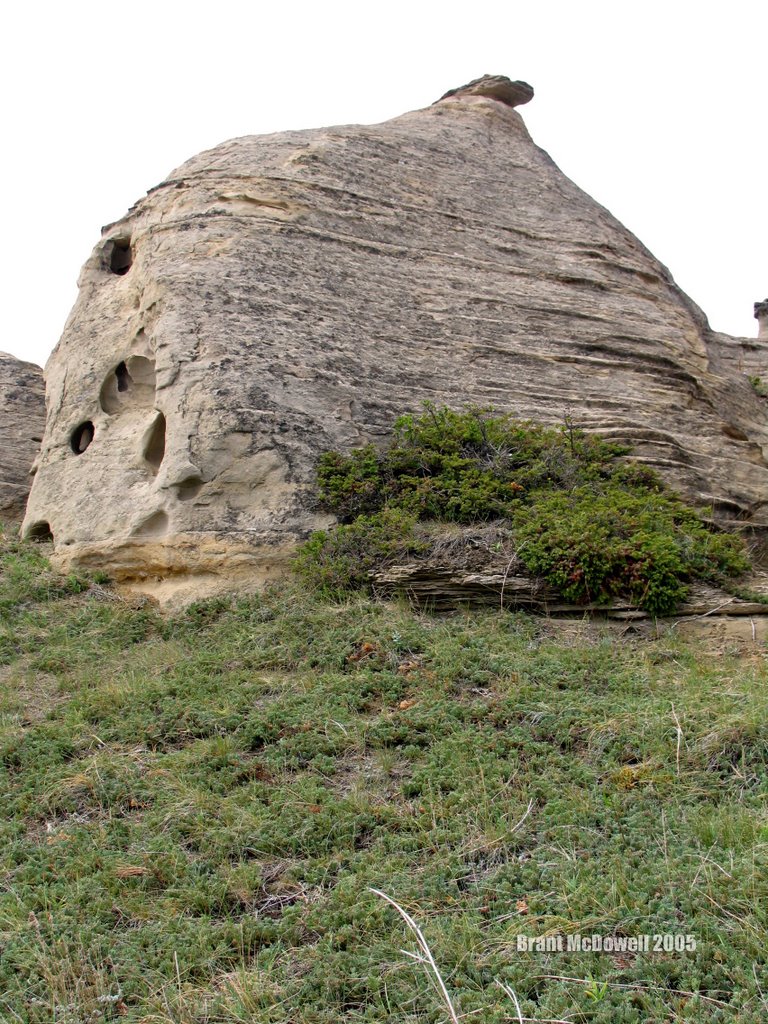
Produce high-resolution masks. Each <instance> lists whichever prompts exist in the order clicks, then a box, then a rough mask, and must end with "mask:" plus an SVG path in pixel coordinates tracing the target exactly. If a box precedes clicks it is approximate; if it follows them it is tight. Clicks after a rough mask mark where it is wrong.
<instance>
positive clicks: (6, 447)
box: [0, 352, 45, 523]
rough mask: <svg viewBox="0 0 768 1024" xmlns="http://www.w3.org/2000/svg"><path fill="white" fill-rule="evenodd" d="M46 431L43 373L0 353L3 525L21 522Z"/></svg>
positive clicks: (0, 501)
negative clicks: (35, 464)
mask: <svg viewBox="0 0 768 1024" xmlns="http://www.w3.org/2000/svg"><path fill="white" fill-rule="evenodd" d="M44 429H45V385H44V383H43V371H42V370H41V369H40V367H39V366H35V364H34V363H25V362H22V361H21V360H20V359H16V358H15V356H12V355H9V354H8V353H7V352H0V442H1V443H0V522H6V523H15V522H19V521H20V520H21V519H22V517H23V515H24V507H25V505H26V503H27V495H28V494H29V489H30V487H31V485H32V476H31V471H32V464H33V461H34V459H35V456H36V455H37V453H38V450H39V448H40V442H41V440H42V438H43V430H44Z"/></svg>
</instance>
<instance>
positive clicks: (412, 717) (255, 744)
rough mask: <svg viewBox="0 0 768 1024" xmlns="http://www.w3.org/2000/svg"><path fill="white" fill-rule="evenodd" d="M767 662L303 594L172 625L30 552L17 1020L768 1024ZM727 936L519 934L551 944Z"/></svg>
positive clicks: (24, 625)
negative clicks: (549, 947)
mask: <svg viewBox="0 0 768 1024" xmlns="http://www.w3.org/2000/svg"><path fill="white" fill-rule="evenodd" d="M767 682H768V674H767V673H766V664H765V652H764V650H763V649H762V648H760V647H759V646H755V647H754V648H752V650H751V651H750V652H749V655H748V656H739V655H738V652H736V651H729V650H728V649H721V650H718V651H717V652H715V653H714V654H713V653H712V652H705V651H702V650H701V649H697V648H696V647H694V646H691V645H690V644H687V643H685V642H683V641H682V640H679V639H676V638H675V636H674V634H667V635H666V636H664V637H661V638H659V639H641V638H637V639H634V640H632V639H630V638H629V637H628V636H625V637H623V638H617V637H615V636H613V635H611V634H609V633H607V632H605V631H604V629H603V628H602V627H596V626H593V627H589V628H587V627H586V626H585V627H583V628H578V629H577V628H576V627H572V629H571V631H570V632H561V630H560V629H559V628H558V627H557V626H556V624H555V623H550V622H547V621H546V620H544V619H534V618H530V617H527V616H524V615H521V614H510V613H506V612H505V613H501V612H493V611H492V612H483V613H480V614H469V613H461V614H456V615H454V616H452V617H450V618H441V619H437V618H430V617H428V616H424V615H420V614H416V613H414V612H413V611H412V610H411V609H410V608H408V607H407V606H405V605H395V604H384V603H376V602H372V601H370V600H369V599H368V598H366V597H365V596H364V595H353V596H352V597H351V598H350V599H349V600H347V601H346V602H342V603H336V604H331V603H328V602H325V601H323V600H321V599H320V598H318V597H316V596H313V595H312V594H308V593H307V592H306V588H304V587H301V588H300V587H298V586H297V587H296V588H295V589H292V588H291V587H287V586H285V585H282V586H281V587H280V588H275V589H272V590H267V591H265V592H264V593H262V594H259V595H255V596H252V597H248V598H242V599H233V600H231V601H229V600H217V601H211V602H208V603H206V604H202V605H196V606H192V607H191V608H189V609H188V610H187V611H186V612H184V613H183V614H179V615H176V616H174V617H171V618H168V617H164V616H161V615H160V614H159V613H158V612H157V610H156V609H155V608H154V607H153V606H152V605H151V604H150V603H145V604H142V603H141V602H137V601H134V603H128V602H127V601H125V600H123V599H122V598H120V596H119V595H117V594H115V593H113V592H112V591H111V589H110V588H109V587H108V586H105V585H104V584H103V583H102V584H99V583H95V582H94V581H93V580H90V579H87V578H85V577H79V576H78V577H68V578H61V577H58V576H56V574H55V573H53V572H52V571H51V570H50V568H49V567H48V565H47V563H46V561H45V558H44V551H43V550H41V549H40V548H38V547H35V546H31V545H27V544H22V543H19V542H18V541H16V540H15V539H14V538H13V537H12V536H10V535H8V534H6V535H4V536H2V538H0V807H2V814H0V880H1V881H2V884H0V1020H2V1021H3V1022H5V1021H9V1022H15V1024H16V1022H22V1024H52V1022H56V1024H65V1022H66V1024H86V1022H100V1021H126V1022H128V1024H214V1022H215V1024H223V1022H226V1024H230V1022H231V1024H246V1022H247V1024H339V1022H345V1024H347V1022H348V1024H352V1022H354V1024H362V1022H367V1024H368V1022H381V1024H384V1022H389V1024H391V1022H393V1021H395V1022H398V1024H401V1022H402V1024H416V1022H419V1024H421V1022H425V1024H426V1022H429V1024H438V1022H442V1021H446V1020H448V1019H449V1017H448V1010H447V1007H446V1004H445V1002H444V1000H443V999H442V997H441V994H440V993H439V992H438V991H437V990H436V988H435V986H434V985H433V984H432V983H431V982H430V980H429V978H428V977H427V973H426V972H425V970H424V968H423V965H421V964H419V963H417V962H415V961H413V960H412V959H409V958H408V957H406V956H405V955H403V953H401V952H400V951H401V950H402V949H405V950H408V951H410V952H414V953H415V952H418V950H419V947H418V945H417V943H416V941H415V939H414V937H413V935H412V934H411V932H410V930H409V928H408V927H407V926H406V924H405V923H404V920H403V919H402V918H401V916H400V915H399V913H398V912H397V911H396V910H395V909H394V908H393V906H391V905H390V904H388V903H387V902H386V901H385V900H384V899H383V898H382V897H380V896H379V895H377V894H376V893H374V892H373V891H372V890H374V889H376V890H379V891H380V892H382V893H385V894H387V895H388V896H389V897H390V898H391V899H393V900H395V901H396V902H397V904H398V905H399V906H400V907H402V908H404V909H405V910H406V912H407V913H408V914H409V915H411V916H412V918H413V919H414V920H415V921H416V922H417V923H418V925H419V927H420V928H421V929H422V932H423V935H424V938H425V939H426V941H427V943H428V945H429V948H430V950H431V953H432V955H433V956H434V959H435V962H436V964H437V966H438V968H439V970H440V973H441V976H442V978H443V979H444V983H445V986H446V990H447V992H448V994H449V997H450V999H451V1001H452V1005H453V1006H454V1008H455V1011H456V1013H457V1015H459V1017H460V1019H461V1020H462V1021H464V1020H467V1021H472V1020H477V1021H482V1022H483V1024H501V1022H507V1021H517V1020H519V1016H518V1011H517V1009H516V1007H515V1004H514V1002H513V999H512V997H511V995H510V994H509V993H513V994H514V997H515V999H517V1000H518V1002H519V1006H520V1016H522V1018H523V1019H525V1020H529V1021H538V1022H542V1024H543V1022H546V1021H569V1022H574V1024H584V1022H594V1024H614V1022H627V1024H644V1022H647V1021H677V1020H679V1021H686V1022H690V1024H699V1022H701V1024H703V1022H734V1021H738V1022H743V1024H757V1022H758V1021H763V1020H765V1017H766V1012H767V1011H768V996H767V995H766V993H768V967H766V958H765V944H766V936H767V934H768V931H767V926H768V815H767V813H766V789H767V781H766V780H767V778H768V776H767V775H766V768H767V767H768V725H766V723H768V714H767V713H766V712H767V711H768V707H767V706H766V705H767V700H766V683H767ZM594 932H597V933H601V934H604V935H611V936H627V935H636V934H640V933H650V934H657V933H658V934H664V933H684V934H692V935H694V936H695V938H696V943H697V946H696V949H695V950H692V951H689V952H674V951H664V950H662V951H659V952H649V953H639V954H634V955H631V954H626V955H615V954H603V953H584V952H582V953H576V952H573V953H561V954H557V953H535V952H519V951H518V950H517V942H516V936H517V935H518V934H526V935H534V936H542V935H562V936H567V935H568V934H576V933H581V934H585V935H587V934H592V933H594Z"/></svg>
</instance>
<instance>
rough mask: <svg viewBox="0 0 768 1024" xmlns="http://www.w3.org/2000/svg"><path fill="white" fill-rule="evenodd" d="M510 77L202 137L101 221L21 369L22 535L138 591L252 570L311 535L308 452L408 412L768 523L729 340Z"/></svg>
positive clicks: (760, 470)
mask: <svg viewBox="0 0 768 1024" xmlns="http://www.w3.org/2000/svg"><path fill="white" fill-rule="evenodd" d="M483 81H486V85H487V87H484V86H483V85H482V82H483ZM505 82H506V83H507V84H506V85H504V83H505ZM488 83H490V84H488ZM524 86H525V83H510V82H509V81H508V80H501V79H495V78H491V77H490V76H487V78H486V79H485V80H479V83H478V82H475V83H470V86H468V87H466V88H464V89H459V90H456V91H454V92H453V93H452V94H447V95H446V97H444V98H443V99H442V100H440V101H439V102H437V103H436V104H434V105H432V106H431V107H428V108H426V109H424V110H419V111H415V112H413V113H408V114H405V115H403V116H401V117H397V118H395V119H394V120H392V121H388V122H386V123H384V124H381V125H373V126H359V125H354V126H346V127H337V128H328V129H319V130H312V131H295V132H285V133H280V134H276V135H268V136H258V137H250V136H249V137H244V138H239V139H234V140H231V141H229V142H225V143H223V144H222V145H220V146H217V147H216V148H215V149H212V150H210V151H208V152H205V153H202V154H200V155H199V156H196V157H194V158H193V159H192V160H189V161H188V162H187V163H185V164H183V165H182V166H181V167H179V168H178V169H177V170H175V171H174V172H173V173H172V174H171V175H170V176H169V178H168V179H167V180H166V181H164V182H163V183H162V184H160V185H159V186H157V187H156V188H155V189H153V190H152V191H151V192H150V193H149V194H148V195H147V196H146V198H144V199H142V200H141V201H140V202H139V203H137V204H136V206H135V207H133V208H132V209H131V210H130V211H129V213H128V214H127V216H126V217H125V218H124V219H123V220H122V221H120V222H118V223H116V224H113V225H110V226H109V227H108V228H106V229H105V231H104V234H103V238H102V240H101V242H100V243H99V244H98V245H97V247H96V249H95V250H94V252H93V254H92V256H91V258H90V259H89V260H88V262H87V263H86V265H85V267H84V269H83V272H82V275H81V278H80V294H79V298H78V301H77V304H76V306H75V308H74V310H73V312H72V314H71V316H70V319H69V321H68V323H67V327H66V329H65V332H64V335H63V337H62V339H61V341H60V343H59V345H58V347H57V349H56V351H55V353H54V354H53V356H52V357H51V360H50V362H49V365H48V367H47V386H48V401H49V408H50V412H49V418H48V424H47V427H46V432H45V440H44V444H43V451H42V455H41V459H40V469H39V472H38V474H37V477H36V480H35V484H34V487H33V490H32V494H31V497H30V502H29V509H28V514H27V517H26V520H25V526H24V529H25V531H26V532H27V533H28V534H29V533H34V532H35V531H38V532H40V531H42V530H43V529H44V528H45V527H46V526H50V529H51V531H52V533H53V536H54V539H55V557H56V559H57V560H58V562H59V563H60V564H62V565H66V566H69V565H82V564H86V565H99V566H101V567H103V568H106V569H107V570H108V571H110V572H111V573H112V574H113V575H114V576H115V577H117V578H118V579H124V580H126V581H132V582H133V583H135V584H136V585H138V586H140V587H142V588H143V589H149V590H153V589H154V590H155V591H156V592H158V593H160V594H161V596H162V595H168V596H172V595H173V594H174V593H176V592H181V593H182V594H183V595H184V596H188V595H191V594H198V593H204V592H210V591H211V590H215V589H217V588H220V587H227V586H231V585H233V583H234V584H235V585H238V586H241V585H246V583H247V581H251V582H253V581H259V580H263V579H266V578H269V577H271V576H274V575H276V574H278V573H279V572H281V571H282V569H283V567H284V563H285V559H286V557H287V555H288V554H289V552H290V551H291V550H292V548H293V546H294V545H295V544H296V542H297V540H299V539H300V538H302V537H304V536H306V534H307V533H308V531H310V530H311V529H313V528H316V527H318V526H321V525H323V524H326V523H327V522H328V521H329V519H328V517H327V516H322V515H320V514H319V513H318V512H317V510H316V509H315V508H314V506H313V500H312V496H311V482H312V478H313V471H314V466H315V463H316V460H317V456H318V454H319V453H320V452H321V451H323V450H325V449H329V448H342V449H348V448H351V447H352V446H355V445H360V444H362V443H364V442H366V441H368V440H376V439H377V438H381V437H383V436H384V435H386V433H387V432H388V431H389V429H390V427H391V424H392V420H393V418H394V417H395V416H396V415H398V414H400V413H402V412H404V411H409V410H417V409H418V408H419V406H420V404H421V403H422V402H423V401H424V400H427V399H428V400H432V401H434V402H438V403H446V404H448V405H450V406H453V407H456V408H459V407H461V406H463V405H464V404H465V403H469V402H472V403H481V404H483V405H486V404H487V405H493V406H495V407H496V408H497V409H501V410H508V411H510V412H512V413H514V414H515V415H517V416H520V417H528V418H532V419H536V420H543V421H546V422H549V423H559V422H562V421H563V420H564V418H566V417H568V418H569V419H570V420H572V421H574V422H575V423H576V424H577V425H579V426H581V427H584V428H585V429H587V430H591V431H596V432H598V433H600V434H601V435H604V436H605V437H608V438H612V439H616V440H621V441H629V442H631V443H632V444H634V446H635V452H636V455H637V458H639V459H640V460H642V461H644V462H647V463H649V464H651V465H653V466H655V467H656V468H657V469H659V470H660V471H661V473H662V474H663V475H664V476H665V478H666V479H667V480H668V481H669V482H670V483H671V484H672V485H673V486H674V487H676V488H678V489H679V490H680V491H681V492H683V493H684V494H685V495H686V496H687V497H688V498H690V499H691V500H693V501H694V502H697V503H701V504H707V505H712V506H713V507H714V509H715V513H716V515H717V516H718V517H719V518H721V519H723V520H726V521H731V522H738V523H739V524H743V525H749V526H752V527H756V528H763V527H765V526H766V525H768V508H767V507H766V497H767V496H768V466H767V465H766V453H767V452H768V447H767V446H768V418H767V417H766V403H765V401H764V400H763V399H762V398H761V397H760V396H759V395H758V394H757V393H756V391H755V389H754V388H753V387H752V386H751V385H750V383H749V381H748V380H747V378H746V376H745V373H744V372H743V371H742V370H741V369H740V368H739V365H738V364H739V359H740V358H742V357H741V352H742V346H741V343H740V342H739V341H737V340H734V339H725V338H723V337H722V336H717V335H714V334H713V333H712V332H711V331H710V329H709V327H708V324H707V321H706V318H705V317H704V315H703V313H702V312H701V311H700V310H699V309H698V308H697V307H696V306H695V305H694V304H693V303H692V302H691V300H690V299H688V298H687V297H686V296H685V295H684V294H683V293H682V292H681V291H680V290H679V288H677V286H676V285H675V283H674V281H673V280H672V278H671V276H670V274H669V272H668V271H667V270H666V269H665V267H663V266H662V265H661V264H660V263H659V262H658V261H657V260H656V259H654V257H653V256H652V255H651V254H650V253H649V252H648V251H647V249H645V248H644V246H643V245H642V244H641V243H640V242H639V241H638V240H637V239H636V238H635V237H634V236H633V235H632V234H631V233H630V232H629V231H627V230H626V229H625V228H624V227H623V226H622V225H621V224H620V223H619V222H618V221H617V220H616V219H615V218H614V217H612V216H611V214H610V213H608V211H606V210H605V209H604V208H603V207H601V206H600V205H599V204H598V203H596V202H595V201H594V200H592V199H591V198H590V197H589V196H587V195H586V194H585V193H584V192H582V191H581V190H580V189H579V188H578V187H577V186H576V185H574V184H573V183H572V182H571V181H569V179H568V178H566V177H565V176H564V175H563V174H562V173H561V171H560V170H559V169H558V168H557V167H556V166H555V164H554V163H553V162H552V160H551V159H550V158H549V156H548V155H547V154H546V153H545V152H543V150H541V149H539V148H538V147H537V146H536V145H535V144H534V143H533V142H532V140H531V138H530V136H529V135H528V132H527V131H526V128H525V125H524V123H523V120H522V118H521V116H520V115H519V114H518V112H517V111H516V110H514V109H512V107H511V106H510V102H511V101H512V100H513V99H514V97H515V95H517V96H518V102H522V99H523V98H524V93H525V89H524V88H523V87H524ZM527 88H530V87H527ZM505 97H506V98H505ZM750 358H751V357H750ZM759 358H760V359H761V358H762V350H761V354H760V356H759ZM750 366H751V363H750Z"/></svg>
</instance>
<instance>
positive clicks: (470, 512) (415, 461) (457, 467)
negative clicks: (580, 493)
mask: <svg viewBox="0 0 768 1024" xmlns="http://www.w3.org/2000/svg"><path fill="white" fill-rule="evenodd" d="M627 451H628V449H627V448H626V447H623V446H619V445H615V444H609V443H607V442H605V441H602V440H601V439H600V438H597V437H589V436H588V435H586V434H584V433H583V432H582V431H577V430H574V429H573V428H571V427H570V426H566V427H565V428H560V429H558V428H556V427H544V426H541V425H540V424H536V423H530V422H527V421H520V420H515V419H514V418H513V417H512V416H510V415H508V414H497V415H491V411H490V410H488V409H480V408H478V407H471V408H469V409H467V410H466V411H465V412H461V413H458V412H453V411H452V410H450V409H438V408H436V407H435V406H433V405H431V404H426V405H425V410H424V412H423V414H422V415H421V416H410V415H409V416H401V417H400V418H399V419H398V420H396V421H395V425H394V437H393V440H392V442H391V444H390V445H389V446H388V447H387V448H386V449H385V450H384V451H381V452H379V451H377V450H376V449H375V448H374V447H373V445H368V446H366V447H365V448H359V449H357V450H356V451H353V452H351V453H350V454H349V455H342V454H341V453H339V452H327V453H326V454H324V455H323V456H322V457H321V459H320V463H319V466H318V492H319V499H320V504H321V506H322V507H323V508H324V509H326V510H327V511H329V512H333V514H334V515H336V516H338V518H339V520H340V521H341V522H343V523H346V522H350V521H351V520H353V519H354V518H355V517H356V516H358V515H370V514H371V513H373V512H379V511H381V509H383V508H385V507H397V508H403V509H407V510H408V511H409V512H412V513H413V515H415V516H416V517H417V518H419V519H443V520H445V521H447V522H459V523H472V522H477V521H479V520H488V519H498V518H500V517H503V516H506V515H507V514H508V512H509V508H510V505H512V504H513V503H515V502H517V501H520V500H521V499H522V497H523V496H524V495H525V493H526V492H528V491H530V490H534V489H536V488H540V487H544V486H546V487H551V488H570V487H575V486H578V485H579V484H582V483H586V482H588V481H590V480H596V479H600V478H601V476H603V475H605V474H606V473H611V472H612V470H613V467H612V460H613V459H615V458H616V456H617V455H623V454H626V453H627ZM645 472H646V473H647V474H650V475H651V476H653V473H652V471H650V470H646V471H645ZM655 482H656V483H658V481H657V480H656V481H655Z"/></svg>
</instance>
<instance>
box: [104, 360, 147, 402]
mask: <svg viewBox="0 0 768 1024" xmlns="http://www.w3.org/2000/svg"><path fill="white" fill-rule="evenodd" d="M99 402H100V404H101V408H102V409H103V410H104V412H106V413H108V414H109V415H110V416H114V415H115V413H118V412H120V411H121V410H122V409H129V408H140V409H151V408H152V406H153V405H154V402H155V363H154V360H153V359H148V358H147V357H146V356H128V358H127V359H123V360H122V361H121V362H119V363H118V364H117V366H116V367H115V368H114V369H113V370H110V371H109V373H108V374H107V376H106V377H105V378H104V383H103V384H102V385H101V392H100V393H99Z"/></svg>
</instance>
